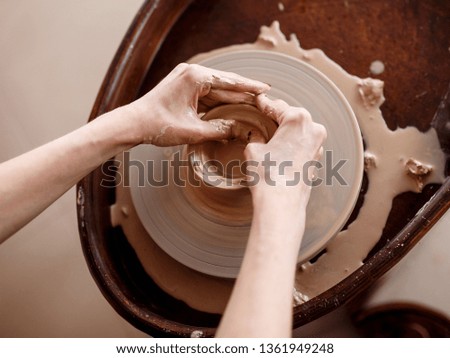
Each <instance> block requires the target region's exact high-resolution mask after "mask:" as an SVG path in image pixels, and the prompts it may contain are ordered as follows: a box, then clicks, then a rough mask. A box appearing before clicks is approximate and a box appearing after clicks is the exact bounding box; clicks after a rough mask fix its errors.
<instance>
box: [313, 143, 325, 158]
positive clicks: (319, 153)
mask: <svg viewBox="0 0 450 358" xmlns="http://www.w3.org/2000/svg"><path fill="white" fill-rule="evenodd" d="M322 156H323V147H322V146H321V147H320V148H319V150H318V151H317V153H316V155H315V157H314V159H315V160H320V159H321V158H322Z"/></svg>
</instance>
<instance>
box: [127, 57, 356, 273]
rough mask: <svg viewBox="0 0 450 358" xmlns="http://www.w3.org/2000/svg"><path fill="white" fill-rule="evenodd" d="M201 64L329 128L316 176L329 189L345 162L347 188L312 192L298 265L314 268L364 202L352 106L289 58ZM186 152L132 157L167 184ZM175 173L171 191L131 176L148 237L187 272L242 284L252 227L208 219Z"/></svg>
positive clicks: (141, 152)
mask: <svg viewBox="0 0 450 358" xmlns="http://www.w3.org/2000/svg"><path fill="white" fill-rule="evenodd" d="M201 64H202V65H205V66H208V67H212V68H216V69H220V70H224V71H231V72H236V73H239V74H241V75H244V76H247V77H250V78H254V79H258V80H260V81H264V82H267V83H270V84H271V86H272V89H271V90H270V92H269V95H270V96H272V97H274V98H280V99H283V100H285V101H286V102H288V103H289V104H291V105H295V106H304V107H305V108H306V109H307V110H308V111H310V113H311V115H312V118H313V120H314V121H316V122H318V123H321V124H323V125H324V126H325V127H326V128H327V131H328V138H327V141H326V142H325V144H324V153H326V151H330V152H329V153H328V155H324V157H323V158H322V160H321V163H322V165H323V169H320V170H319V171H318V173H317V176H318V177H319V178H321V179H323V181H324V184H326V183H325V182H326V181H327V175H326V172H327V171H326V170H325V168H327V167H328V168H329V169H331V168H332V167H333V166H334V165H335V164H337V163H338V162H339V161H340V160H345V161H346V162H345V165H343V166H342V168H341V169H340V170H339V174H340V175H341V176H342V177H343V179H344V180H345V181H346V183H347V185H341V184H339V183H338V182H337V180H336V178H334V179H333V178H331V181H329V183H328V184H331V185H324V184H322V185H320V186H318V187H314V188H313V190H312V193H311V199H310V202H309V204H308V207H307V219H306V231H305V235H304V238H303V241H302V246H301V249H300V253H299V262H305V261H307V260H308V259H310V258H311V257H313V256H314V255H315V254H317V253H318V252H319V251H320V250H321V249H323V247H324V246H325V245H326V243H327V242H328V241H329V240H330V239H331V238H332V237H333V236H334V235H335V234H336V233H337V232H339V231H340V229H341V228H342V226H343V225H344V224H345V222H346V221H347V219H348V217H349V215H350V214H351V212H352V210H353V207H354V205H355V202H356V199H357V197H358V193H359V189H360V185H361V180H362V173H363V147H362V140H361V135H360V131H359V127H358V124H357V121H356V118H355V116H354V114H353V111H352V109H351V107H350V105H349V104H348V103H347V101H346V99H345V98H344V96H343V95H342V93H341V92H340V91H339V89H338V88H337V87H336V86H335V85H334V84H333V83H332V82H331V81H330V80H328V78H326V77H325V76H324V75H323V74H321V73H320V72H318V71H317V70H316V69H314V68H313V67H312V66H310V65H308V64H306V63H304V62H303V61H300V60H298V59H295V58H293V57H290V56H286V55H283V54H279V53H274V52H268V51H239V52H231V53H226V54H222V55H218V56H214V57H210V58H207V59H205V60H203V61H202V62H201ZM183 149H184V148H183V146H179V147H172V148H159V147H155V146H148V145H147V146H139V147H136V148H134V149H133V150H132V151H131V159H132V160H139V161H141V162H142V163H145V171H144V172H145V173H148V165H152V166H153V177H154V178H155V180H156V179H159V178H161V171H162V170H163V168H164V164H162V163H163V161H164V160H169V159H171V158H173V156H174V155H175V154H176V153H177V152H178V153H180V156H181V157H182V152H183ZM330 153H331V154H330ZM327 161H328V165H327ZM168 167H169V168H171V166H170V165H168ZM169 172H170V173H171V174H170V176H169V180H168V185H166V186H160V187H155V186H152V185H149V184H148V183H147V181H146V182H145V185H138V184H139V179H142V178H139V177H138V175H139V173H138V171H137V170H136V168H130V179H131V180H130V183H131V194H132V198H133V203H134V205H135V207H136V211H137V213H138V215H139V218H140V220H141V221H142V224H143V225H144V227H145V229H146V230H147V232H148V233H149V234H150V236H151V237H152V238H153V240H154V241H155V242H156V243H157V244H158V245H159V246H160V247H161V248H162V249H163V250H164V251H165V252H166V253H168V254H169V255H170V256H172V257H173V258H174V259H176V260H177V261H179V262H181V263H183V264H184V265H186V266H188V267H190V268H192V269H195V270H198V271H200V272H203V273H206V274H210V275H214V276H219V277H230V278H231V277H236V276H237V274H238V272H239V268H240V264H241V261H242V258H243V254H244V250H245V246H246V241H247V238H248V234H249V229H250V224H249V223H248V224H246V223H244V224H242V225H233V224H226V223H223V222H218V221H217V220H212V219H211V218H210V217H207V216H206V215H203V214H202V212H201V211H200V210H198V208H196V207H195V205H192V203H191V202H190V201H189V200H188V196H187V195H186V191H185V189H186V188H184V187H182V186H179V185H175V184H174V180H173V175H174V174H173V171H171V170H169ZM328 172H330V171H328ZM146 179H147V178H146ZM328 179H329V178H328ZM141 184H142V183H141ZM212 205H213V203H212Z"/></svg>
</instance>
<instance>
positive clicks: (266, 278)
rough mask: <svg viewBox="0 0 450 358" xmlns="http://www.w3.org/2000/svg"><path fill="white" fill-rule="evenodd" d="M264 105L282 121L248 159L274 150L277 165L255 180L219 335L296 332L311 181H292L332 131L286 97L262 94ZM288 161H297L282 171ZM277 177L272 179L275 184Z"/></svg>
mask: <svg viewBox="0 0 450 358" xmlns="http://www.w3.org/2000/svg"><path fill="white" fill-rule="evenodd" d="M257 104H258V107H259V108H260V109H261V110H262V111H263V112H265V113H266V114H268V115H269V116H271V117H272V118H273V119H274V120H276V121H277V122H278V123H279V125H280V126H279V128H278V130H277V131H276V132H275V135H274V137H273V138H272V139H271V140H270V141H269V143H267V144H263V143H251V144H249V145H248V146H247V148H246V153H245V154H246V159H247V160H254V161H255V162H257V163H259V164H261V163H262V161H263V160H264V156H265V154H266V153H270V155H271V158H270V159H271V160H273V161H274V163H275V164H274V166H273V167H272V168H271V170H269V171H268V170H264V168H262V166H261V165H258V167H257V168H258V169H257V173H258V174H259V177H260V178H265V176H266V175H267V174H270V180H273V182H275V184H273V182H270V181H267V180H260V182H259V183H258V184H257V185H255V186H252V187H251V188H250V189H251V192H252V199H253V208H254V213H253V221H252V226H251V230H250V237H249V241H248V244H247V249H246V252H245V256H244V260H243V263H242V266H241V270H240V273H239V276H238V278H237V280H236V284H235V286H234V289H233V293H232V295H231V298H230V301H229V303H228V305H227V308H226V310H225V313H224V316H223V318H222V321H221V323H220V325H219V329H218V332H217V336H218V337H289V336H291V332H292V299H293V296H292V292H293V284H294V275H295V266H296V263H297V256H298V251H299V248H300V244H301V239H302V236H303V232H304V228H305V211H306V205H307V203H308V200H309V196H310V190H311V187H310V186H308V185H307V184H305V183H304V181H302V180H301V181H300V182H299V183H298V184H297V185H294V186H293V185H289V184H288V182H287V181H289V180H292V179H293V175H294V172H295V171H297V172H301V169H302V167H303V164H304V163H306V162H307V161H309V160H313V159H318V158H319V156H320V154H321V153H320V152H321V145H322V142H323V140H324V139H325V137H326V132H325V129H324V127H322V126H321V125H319V124H316V123H313V122H312V120H311V117H310V115H309V113H308V112H307V111H306V110H304V109H301V108H293V107H289V106H288V105H287V104H286V103H285V102H282V101H271V100H269V99H268V98H267V97H265V96H264V95H262V96H258V99H257ZM282 161H292V166H289V167H286V168H285V173H284V175H280V171H279V170H278V169H279V165H280V163H281V162H282ZM271 183H272V185H271Z"/></svg>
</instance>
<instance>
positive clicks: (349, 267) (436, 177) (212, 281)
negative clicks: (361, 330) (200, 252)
mask: <svg viewBox="0 0 450 358" xmlns="http://www.w3.org/2000/svg"><path fill="white" fill-rule="evenodd" d="M248 49H250V50H251V49H255V50H269V51H278V52H282V53H285V54H288V55H290V56H293V57H295V58H297V59H299V60H302V61H305V62H307V63H309V64H310V65H312V66H313V67H315V68H316V69H318V70H319V71H321V72H322V73H324V74H325V75H326V76H327V77H328V78H329V79H331V80H332V81H333V82H334V83H335V84H336V85H337V87H338V88H339V89H340V90H341V92H342V93H343V94H344V96H345V97H346V99H347V100H348V102H349V103H350V105H351V107H352V109H353V111H354V113H355V115H356V117H357V119H358V122H359V126H360V129H361V132H362V135H363V137H364V140H365V143H366V152H365V169H366V173H367V176H368V180H369V187H368V190H367V193H366V194H365V197H364V204H363V206H362V207H361V209H360V211H359V214H358V217H357V219H356V220H355V221H354V222H353V223H352V224H350V225H349V226H348V228H347V229H346V230H345V231H341V232H340V233H339V234H338V235H337V236H336V237H335V238H334V239H333V240H332V241H331V242H330V243H329V244H328V246H327V248H326V253H325V254H323V255H322V256H320V257H319V258H318V259H317V260H316V261H315V262H314V263H311V262H307V263H305V264H303V265H301V266H300V267H299V268H298V270H297V274H296V282H295V289H294V293H295V294H294V296H295V300H294V302H295V303H296V304H301V302H304V301H305V300H307V299H309V298H312V297H314V296H316V295H318V294H320V293H322V292H324V291H325V290H327V289H329V288H331V287H332V286H334V285H335V284H337V283H338V282H340V281H341V280H342V279H344V278H345V277H347V276H348V275H349V274H351V273H352V272H353V271H354V270H356V269H357V268H358V267H360V266H361V265H362V264H363V260H364V258H365V257H366V256H367V254H368V253H369V252H370V250H371V249H372V248H373V247H374V245H375V244H376V243H377V241H378V240H379V238H380V236H381V234H382V230H383V228H384V225H385V223H386V220H387V218H388V215H389V212H390V209H391V205H392V200H393V198H394V197H395V196H396V195H398V194H400V193H402V192H405V191H414V192H419V191H420V190H421V189H422V187H423V186H424V185H426V184H428V183H431V182H433V183H440V182H442V181H443V178H444V169H443V166H444V154H443V153H442V151H441V149H440V146H439V141H438V138H437V134H436V132H435V130H434V129H430V130H428V131H427V132H425V133H422V132H419V131H418V130H417V129H416V128H414V127H407V128H403V129H402V128H399V129H397V130H395V131H391V130H390V129H389V128H387V126H386V123H385V121H384V119H383V117H382V113H381V111H380V106H381V105H382V103H383V101H384V96H383V85H384V84H383V82H382V81H379V80H376V79H371V78H367V79H361V78H359V77H356V76H352V75H350V74H348V73H347V72H346V71H345V70H344V69H342V68H341V67H340V66H339V65H338V64H336V63H335V62H333V61H332V60H331V59H329V58H328V57H327V56H326V55H325V54H324V53H323V51H321V50H319V49H311V50H305V49H302V48H301V46H300V43H299V41H298V39H297V37H296V36H295V35H291V37H290V39H289V40H287V39H286V37H285V36H284V34H283V33H282V32H281V31H280V28H279V24H278V23H277V22H274V23H273V24H272V26H270V27H266V26H263V27H262V28H261V33H260V35H259V37H258V39H257V41H256V42H255V43H253V44H243V45H234V46H230V47H227V48H222V49H218V50H215V51H212V52H210V53H206V54H200V55H198V56H196V57H194V58H193V59H191V61H190V62H192V63H195V62H199V61H201V60H203V59H205V58H208V57H209V56H215V55H217V54H220V53H226V52H229V51H239V50H248ZM328 135H329V136H332V135H333V133H328ZM118 159H120V158H118ZM116 191H117V193H116V196H117V201H116V204H114V205H113V206H112V207H111V217H112V223H113V225H115V226H118V225H121V226H122V228H123V230H124V232H125V235H126V236H127V238H128V240H129V242H130V244H131V245H132V246H133V248H134V249H135V251H136V253H137V255H138V257H139V260H140V261H141V263H142V265H143V267H144V268H145V270H146V271H147V273H148V274H149V275H150V276H151V277H152V278H153V279H154V280H155V281H156V282H157V284H158V285H159V286H160V287H161V288H162V289H163V290H165V291H166V292H168V293H169V294H171V295H172V296H174V297H176V298H178V299H181V300H183V301H185V302H186V303H187V304H189V305H190V306H192V307H193V308H196V309H199V310H202V311H205V312H215V313H221V312H222V311H223V309H224V307H225V305H226V302H227V300H228V297H229V294H230V292H231V288H232V285H233V281H232V280H227V279H221V278H215V277H211V276H208V275H204V274H201V273H198V272H196V271H194V270H191V269H189V268H187V267H185V266H183V265H181V264H180V263H178V262H177V261H175V260H173V259H172V258H170V257H169V256H168V255H167V254H165V253H164V252H163V251H162V250H161V249H160V248H159V247H158V246H157V245H156V244H155V243H153V241H152V239H151V238H150V237H149V235H148V234H147V232H146V231H145V229H144V228H143V226H142V224H141V223H140V222H139V219H138V217H137V215H136V212H135V210H134V207H133V204H132V201H131V197H130V194H129V188H125V187H122V186H119V187H118V188H117V189H116ZM125 212H126V213H127V215H125Z"/></svg>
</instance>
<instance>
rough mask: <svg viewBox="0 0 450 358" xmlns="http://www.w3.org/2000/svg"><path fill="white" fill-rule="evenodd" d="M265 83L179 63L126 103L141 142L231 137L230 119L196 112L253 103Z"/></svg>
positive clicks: (266, 87) (174, 142) (170, 143)
mask: <svg viewBox="0 0 450 358" xmlns="http://www.w3.org/2000/svg"><path fill="white" fill-rule="evenodd" d="M269 89H270V86H269V85H268V84H265V83H262V82H259V81H255V80H251V79H248V78H245V77H242V76H239V75H237V74H234V73H231V72H223V71H218V70H213V69H210V68H206V67H203V66H200V65H189V64H185V63H182V64H180V65H178V66H177V67H176V68H175V69H174V70H172V72H171V73H169V75H168V76H167V77H165V78H164V79H163V80H162V81H161V82H160V83H159V84H158V85H157V86H156V87H155V88H154V89H152V90H151V91H150V92H149V93H147V94H146V95H145V96H143V97H142V98H140V99H138V100H137V101H135V102H133V103H132V104H130V105H129V106H130V107H131V108H134V109H136V111H137V114H138V115H137V116H135V119H136V120H137V123H136V133H138V135H139V138H140V142H141V143H149V144H154V145H157V146H173V145H179V144H194V143H199V142H203V141H208V140H223V139H228V138H230V137H231V136H232V133H231V127H232V125H233V121H232V120H223V119H216V120H211V121H202V120H201V119H200V116H199V112H200V113H201V112H205V111H207V110H208V109H210V108H212V107H215V106H217V105H219V104H222V103H247V104H252V105H255V103H256V102H255V98H256V95H258V94H260V93H264V92H266V91H268V90H269Z"/></svg>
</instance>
